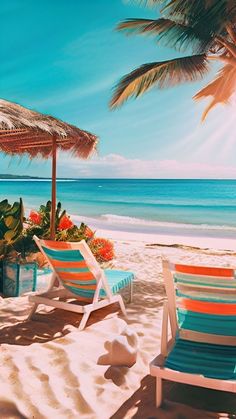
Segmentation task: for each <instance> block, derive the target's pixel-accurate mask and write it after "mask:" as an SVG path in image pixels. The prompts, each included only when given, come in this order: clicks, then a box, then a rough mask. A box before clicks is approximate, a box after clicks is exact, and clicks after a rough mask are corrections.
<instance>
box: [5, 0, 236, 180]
mask: <svg viewBox="0 0 236 419" xmlns="http://www.w3.org/2000/svg"><path fill="white" fill-rule="evenodd" d="M156 13H157V12H156V11H155V10H153V9H152V10H150V9H147V8H143V7H140V6H138V5H137V4H134V2H133V3H132V2H128V1H126V0H112V1H111V0H90V1H82V0H50V1H49V0H40V2H35V1H32V0H10V1H9V0H2V1H1V10H0V14H1V27H0V40H1V42H0V48H1V66H0V88H1V97H2V98H3V99H6V100H10V101H14V102H17V103H20V104H21V105H23V106H26V107H29V108H31V109H34V110H37V111H40V112H43V113H47V114H51V115H53V116H55V117H58V118H60V119H62V120H65V121H66V122H69V123H72V124H75V125H77V126H78V127H79V128H82V129H86V130H88V131H91V132H93V133H95V134H96V135H98V136H99V139H100V140H99V147H98V153H97V155H95V156H94V157H93V158H92V159H91V160H90V161H82V160H78V159H75V158H72V157H71V156H69V155H67V154H64V153H60V154H59V156H58V167H57V174H58V176H59V177H76V178H77V177H78V178H81V177H90V178H94V177H98V178H103V177H104V178H106V177H124V178H129V177H132V178H236V160H235V142H236V141H235V140H236V138H235V137H236V134H235V129H234V126H235V123H234V122H235V111H236V100H234V101H233V104H232V106H219V107H217V108H216V109H215V110H213V111H212V112H211V113H210V114H209V117H208V118H207V120H206V122H205V123H204V124H202V123H201V113H202V111H203V109H204V106H205V105H206V103H205V102H202V103H195V102H193V100H192V96H193V95H194V93H196V92H197V91H198V90H199V89H200V88H201V87H202V86H204V85H205V84H206V83H207V81H209V80H210V79H212V78H213V77H214V74H215V72H216V67H213V68H212V71H211V72H210V74H209V76H207V77H206V78H205V79H204V80H202V81H201V82H197V83H191V84H185V85H181V86H178V87H176V88H174V89H173V88H171V89H166V90H161V91H160V90H157V89H154V90H152V91H150V92H149V93H147V94H145V95H144V96H142V97H141V98H140V99H138V100H129V101H128V102H127V103H126V104H125V105H124V106H123V107H122V108H120V109H118V110H115V111H110V110H109V106H108V103H109V100H110V99H111V95H112V89H113V88H114V86H115V84H116V83H117V81H118V80H119V79H120V78H121V77H122V76H124V75H125V74H127V73H128V72H130V71H131V70H133V69H134V68H136V67H138V66H139V65H141V64H144V63H148V62H153V61H161V60H166V59H169V58H173V57H177V56H179V53H178V52H176V51H173V50H170V49H168V48H163V47H160V46H159V45H157V44H156V43H155V42H154V40H153V39H152V38H151V37H149V38H148V37H146V38H145V37H141V36H134V37H126V36H125V35H124V34H122V33H118V32H116V31H115V26H116V25H117V24H118V23H119V22H120V21H121V20H124V19H126V18H129V17H145V18H155V17H156V15H157V14H156ZM0 167H1V169H0V172H1V173H12V174H29V175H33V176H50V173H51V164H50V161H43V160H33V161H31V162H30V161H29V160H28V159H27V158H23V159H21V160H20V159H19V158H18V157H16V158H9V157H6V156H3V155H0Z"/></svg>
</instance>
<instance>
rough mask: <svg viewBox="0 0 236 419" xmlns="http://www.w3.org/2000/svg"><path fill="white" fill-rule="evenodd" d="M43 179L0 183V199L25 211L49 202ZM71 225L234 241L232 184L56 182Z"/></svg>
mask: <svg viewBox="0 0 236 419" xmlns="http://www.w3.org/2000/svg"><path fill="white" fill-rule="evenodd" d="M50 193H51V184H50V181H47V180H1V181H0V200H2V199H5V198H8V200H9V202H10V203H13V201H15V200H19V198H20V197H22V198H23V202H24V205H25V208H26V209H29V208H35V209H36V208H38V207H39V205H40V204H42V203H45V202H46V201H47V200H48V199H50ZM57 198H58V201H60V202H61V203H62V206H63V208H65V209H66V210H67V212H68V213H69V214H70V215H71V216H72V218H73V219H74V220H75V221H78V222H79V221H82V220H83V221H85V222H87V223H88V224H89V225H90V226H91V227H93V228H107V229H114V230H124V231H134V232H141V233H154V234H155V233H156V234H171V235H185V236H188V235H189V236H190V235H195V236H200V237H201V236H206V237H222V238H234V237H236V180H173V179H161V180H156V179H81V180H68V181H66V180H65V181H62V180H58V181H57Z"/></svg>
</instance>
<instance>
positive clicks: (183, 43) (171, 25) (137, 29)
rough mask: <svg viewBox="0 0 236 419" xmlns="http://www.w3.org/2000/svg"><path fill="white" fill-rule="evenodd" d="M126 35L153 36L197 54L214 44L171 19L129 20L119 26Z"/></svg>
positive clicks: (167, 44)
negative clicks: (189, 49) (190, 49)
mask: <svg viewBox="0 0 236 419" xmlns="http://www.w3.org/2000/svg"><path fill="white" fill-rule="evenodd" d="M117 30H119V31H123V32H125V33H126V35H135V34H141V35H151V36H154V37H155V39H156V41H157V42H158V43H159V42H162V43H163V44H164V45H165V46H169V47H172V48H175V49H177V50H179V51H181V50H183V51H184V50H186V49H187V48H189V47H191V48H192V51H193V52H194V53H196V54H199V53H202V52H203V51H205V50H206V49H207V48H208V47H209V46H210V45H211V43H212V37H211V35H210V34H207V35H208V36H205V37H201V36H200V34H199V33H198V32H197V31H196V30H195V29H194V28H192V27H191V26H185V25H182V24H179V23H176V22H174V21H173V20H170V19H164V18H160V19H156V20H153V19H127V20H125V21H123V22H121V23H119V25H118V26H117Z"/></svg>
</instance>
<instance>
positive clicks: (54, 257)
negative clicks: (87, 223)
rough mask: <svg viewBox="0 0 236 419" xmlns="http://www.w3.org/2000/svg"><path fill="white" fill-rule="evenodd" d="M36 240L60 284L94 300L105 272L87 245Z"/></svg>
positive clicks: (83, 242)
mask: <svg viewBox="0 0 236 419" xmlns="http://www.w3.org/2000/svg"><path fill="white" fill-rule="evenodd" d="M34 240H35V242H36V244H37V245H38V247H39V249H40V250H41V252H42V253H43V254H44V255H45V256H46V258H47V259H48V261H49V264H50V266H51V268H52V269H53V271H54V272H55V273H56V276H57V278H58V279H59V281H60V283H61V284H62V285H63V286H64V287H65V288H67V289H68V290H69V291H70V292H72V293H73V294H76V295H79V296H80V297H83V298H86V299H91V300H92V299H93V298H94V294H95V292H96V289H97V284H98V282H99V280H100V279H101V277H102V275H103V272H102V269H101V268H100V266H99V265H98V263H97V261H96V259H95V257H94V256H93V254H92V252H91V250H90V249H89V247H88V245H87V243H86V242H85V241H84V240H81V241H80V242H56V241H51V240H40V239H39V238H38V237H37V236H34Z"/></svg>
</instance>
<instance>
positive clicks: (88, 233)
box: [84, 226, 94, 239]
mask: <svg viewBox="0 0 236 419" xmlns="http://www.w3.org/2000/svg"><path fill="white" fill-rule="evenodd" d="M84 234H85V236H86V237H87V238H88V239H91V238H92V237H93V236H94V232H93V231H92V230H91V228H89V227H88V226H86V227H85V230H84Z"/></svg>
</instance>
